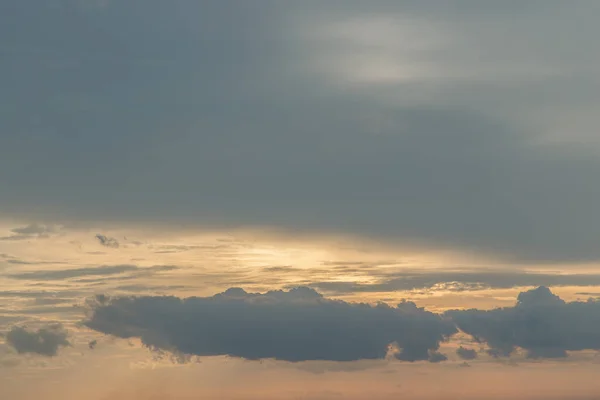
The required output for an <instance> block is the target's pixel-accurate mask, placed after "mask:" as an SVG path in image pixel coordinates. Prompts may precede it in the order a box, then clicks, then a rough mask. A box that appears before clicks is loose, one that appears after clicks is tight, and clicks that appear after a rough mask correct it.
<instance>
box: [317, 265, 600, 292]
mask: <svg viewBox="0 0 600 400" xmlns="http://www.w3.org/2000/svg"><path fill="white" fill-rule="evenodd" d="M599 285H600V275H599V274H559V273H555V274H550V273H530V272H523V271H498V270H495V271H475V270H474V271H443V270H433V271H426V272H423V271H403V272H397V273H391V274H384V275H383V278H380V280H379V282H376V283H356V282H343V281H342V282H340V281H333V282H317V283H313V284H311V286H312V287H314V288H316V289H320V290H324V291H326V292H329V293H348V292H354V293H361V292H392V291H398V290H414V289H436V290H444V291H452V292H462V291H473V290H485V289H508V288H513V287H523V286H582V287H586V286H599Z"/></svg>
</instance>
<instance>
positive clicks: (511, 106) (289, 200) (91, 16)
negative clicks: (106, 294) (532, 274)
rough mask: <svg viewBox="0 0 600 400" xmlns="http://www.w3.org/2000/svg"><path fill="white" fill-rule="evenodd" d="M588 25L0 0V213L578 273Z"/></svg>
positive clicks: (469, 7) (585, 192) (585, 210)
mask: <svg viewBox="0 0 600 400" xmlns="http://www.w3.org/2000/svg"><path fill="white" fill-rule="evenodd" d="M598 11H600V4H599V3H598V2H596V1H593V0H589V1H587V0H579V1H575V2H564V1H558V0H548V1H536V0H530V1H524V2H523V1H502V2H494V3H490V2H479V1H470V0H462V1H459V0H451V1H447V2H443V4H441V2H438V1H427V0H425V1H416V0H414V1H371V2H368V4H367V3H365V2H359V1H329V2H321V1H303V2H291V1H255V2H252V3H250V2H245V1H231V2H222V1H202V2H194V1H183V0H182V1H174V2H164V1H161V0H144V1H137V0H132V1H110V0H109V1H84V0H60V1H59V0H53V1H47V2H23V1H5V2H2V5H1V6H0V37H2V38H3V39H2V41H1V42H0V52H1V54H2V59H3V60H4V61H3V63H2V65H1V66H0V84H1V86H2V88H3V90H2V93H1V94H0V104H1V105H2V107H1V110H2V111H0V112H1V113H2V115H1V118H0V121H1V122H0V180H1V181H2V183H3V184H2V186H1V187H0V198H1V199H2V212H3V213H4V214H5V215H9V213H12V214H10V215H29V216H34V215H35V216H37V217H44V218H47V219H50V220H51V219H61V218H62V219H71V220H73V219H86V220H128V221H131V220H140V221H154V222H167V223H169V222H181V221H185V222H186V223H187V224H191V225H196V226H199V227H200V226H206V225H207V224H210V226H214V225H220V226H241V225H244V226H248V225H249V226H253V225H260V226H276V227H281V228H285V229H290V230H300V229H301V230H306V231H309V232H343V233H352V234H357V235H370V236H372V237H375V238H378V239H385V240H387V241H390V242H392V243H401V242H402V243H403V242H409V243H413V242H417V243H425V244H426V245H429V246H432V247H436V246H441V247H456V248H459V249H470V250H477V251H483V252H490V253H491V254H494V255H502V256H505V257H509V258H513V259H514V258H516V259H518V260H537V261H540V260H541V261H551V262H555V261H569V262H573V261H590V260H597V259H598V257H599V256H600V250H599V249H600V246H598V240H597V238H598V237H600V216H599V214H598V213H597V212H595V210H596V208H597V204H598V203H599V202H600V186H599V185H598V184H597V176H598V174H599V173H600V161H599V160H600V158H599V157H598V151H599V149H600V147H599V146H600V144H599V143H598V141H597V132H596V131H597V125H598V124H597V122H598V121H597V113H596V112H595V111H594V110H596V109H597V107H598V105H599V104H598V102H599V98H598V97H599V95H598V93H600V91H599V90H598V89H599V87H598V85H599V83H600V80H599V79H598V78H599V76H598V72H597V71H598V70H600V69H599V68H598V67H600V65H599V59H600V57H599V55H598V54H599V53H598V52H597V51H594V49H595V39H596V38H597V36H598V27H597V24H596V19H595V17H594V16H595V15H597V13H598ZM8 38H10V39H8Z"/></svg>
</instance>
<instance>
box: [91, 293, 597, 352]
mask: <svg viewBox="0 0 600 400" xmlns="http://www.w3.org/2000/svg"><path fill="white" fill-rule="evenodd" d="M90 305H91V307H92V312H91V314H90V318H89V319H88V320H87V321H86V325H87V326H88V327H90V328H92V329H94V330H96V331H99V332H102V333H106V334H110V335H114V336H117V337H121V338H131V337H139V338H140V339H141V340H142V342H143V343H144V344H145V345H146V346H148V347H150V348H152V349H157V350H169V351H173V352H177V353H183V354H191V355H198V356H214V355H229V356H234V357H242V358H246V359H262V358H274V359H279V360H285V361H305V360H330V361H352V360H360V359H381V358H385V357H386V356H389V355H390V354H392V355H393V356H394V357H396V358H398V359H400V360H404V361H420V360H428V361H430V362H440V361H445V360H446V359H447V357H446V355H444V354H442V353H439V352H438V351H437V350H438V349H439V347H440V343H441V342H443V341H444V340H446V339H448V338H449V337H451V336H452V335H454V334H456V333H458V332H459V329H460V330H461V331H463V332H465V333H467V334H469V335H471V336H472V337H473V339H474V341H475V342H480V343H486V344H487V345H488V347H489V351H488V352H489V354H491V355H494V356H497V357H502V356H510V355H511V354H512V353H513V352H514V351H515V349H516V348H518V347H520V348H522V349H525V350H526V351H527V354H528V356H529V357H531V358H553V357H565V356H566V355H567V351H570V350H585V349H600V335H598V332H600V302H597V301H593V300H589V301H587V302H573V303H566V302H564V301H563V300H561V299H560V298H559V297H558V296H555V295H554V294H552V293H551V292H550V290H549V289H548V288H546V287H539V288H537V289H534V290H530V291H527V292H523V293H521V294H520V295H519V297H518V301H517V303H516V305H515V306H514V307H507V308H500V309H495V310H491V311H483V310H453V311H448V312H446V313H444V314H434V313H431V312H428V311H426V310H424V309H423V308H419V307H417V306H416V305H415V304H414V303H412V302H408V301H404V302H402V303H400V304H398V305H397V306H396V307H390V306H388V305H385V304H378V305H376V306H370V305H367V304H355V303H347V302H344V301H335V300H329V299H326V298H324V297H323V296H322V295H320V294H319V293H318V292H316V291H314V290H312V289H309V288H296V289H292V290H290V291H287V292H286V291H272V292H268V293H265V294H251V293H247V292H245V291H244V290H243V289H239V288H232V289H229V290H227V291H225V292H224V293H220V294H217V295H215V296H212V297H205V298H200V297H191V298H186V299H180V298H177V297H172V296H171V297H154V296H145V297H115V298H110V297H107V296H98V297H96V298H95V299H94V300H93V301H92V302H90ZM390 349H396V350H395V351H393V352H392V351H391V350H390ZM457 354H458V356H459V357H460V358H462V359H465V360H472V359H475V358H476V357H477V353H476V351H475V350H472V349H468V348H463V347H461V348H459V349H458V351H457Z"/></svg>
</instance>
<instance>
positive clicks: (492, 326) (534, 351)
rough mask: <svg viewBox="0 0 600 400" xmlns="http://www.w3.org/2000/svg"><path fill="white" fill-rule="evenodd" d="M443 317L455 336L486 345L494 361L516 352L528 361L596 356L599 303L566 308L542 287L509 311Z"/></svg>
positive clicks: (521, 297) (453, 313)
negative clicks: (573, 353) (569, 355)
mask: <svg viewBox="0 0 600 400" xmlns="http://www.w3.org/2000/svg"><path fill="white" fill-rule="evenodd" d="M446 315H447V316H448V317H451V318H452V320H453V321H454V322H455V323H456V325H457V327H458V328H459V329H460V330H462V331H464V332H465V333H467V334H469V335H471V336H473V337H474V338H475V339H476V340H478V341H483V342H486V343H487V344H488V346H490V348H491V349H490V351H489V353H490V354H491V355H493V356H509V355H511V354H512V353H513V352H514V351H515V349H516V348H517V347H520V348H522V349H524V350H526V351H527V356H528V357H529V358H561V357H566V356H567V351H577V350H600V336H599V335H598V332H599V331H600V302H599V301H595V300H591V299H590V300H588V301H585V302H580V301H576V302H571V303H566V302H565V301H563V300H562V299H560V298H559V297H558V296H556V295H554V294H553V293H552V292H551V291H550V290H549V289H548V288H546V287H539V288H537V289H533V290H530V291H527V292H522V293H521V294H519V296H518V300H517V304H516V305H515V306H514V307H508V308H499V309H495V310H490V311H484V310H464V311H458V310H457V311H449V312H447V313H446Z"/></svg>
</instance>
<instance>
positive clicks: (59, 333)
mask: <svg viewBox="0 0 600 400" xmlns="http://www.w3.org/2000/svg"><path fill="white" fill-rule="evenodd" d="M67 336H68V334H67V331H66V330H65V329H64V328H63V327H62V326H61V325H60V324H55V325H49V326H47V327H44V328H40V329H38V330H37V331H30V330H28V329H27V328H25V327H19V326H15V327H13V328H12V329H11V330H10V331H9V332H8V333H7V334H6V342H7V343H8V344H9V345H11V346H12V347H14V349H15V350H16V351H17V352H18V353H19V354H24V353H35V354H39V355H43V356H48V357H52V356H55V355H57V353H58V350H59V349H60V348H61V347H65V346H70V343H69V341H68V340H67Z"/></svg>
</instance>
